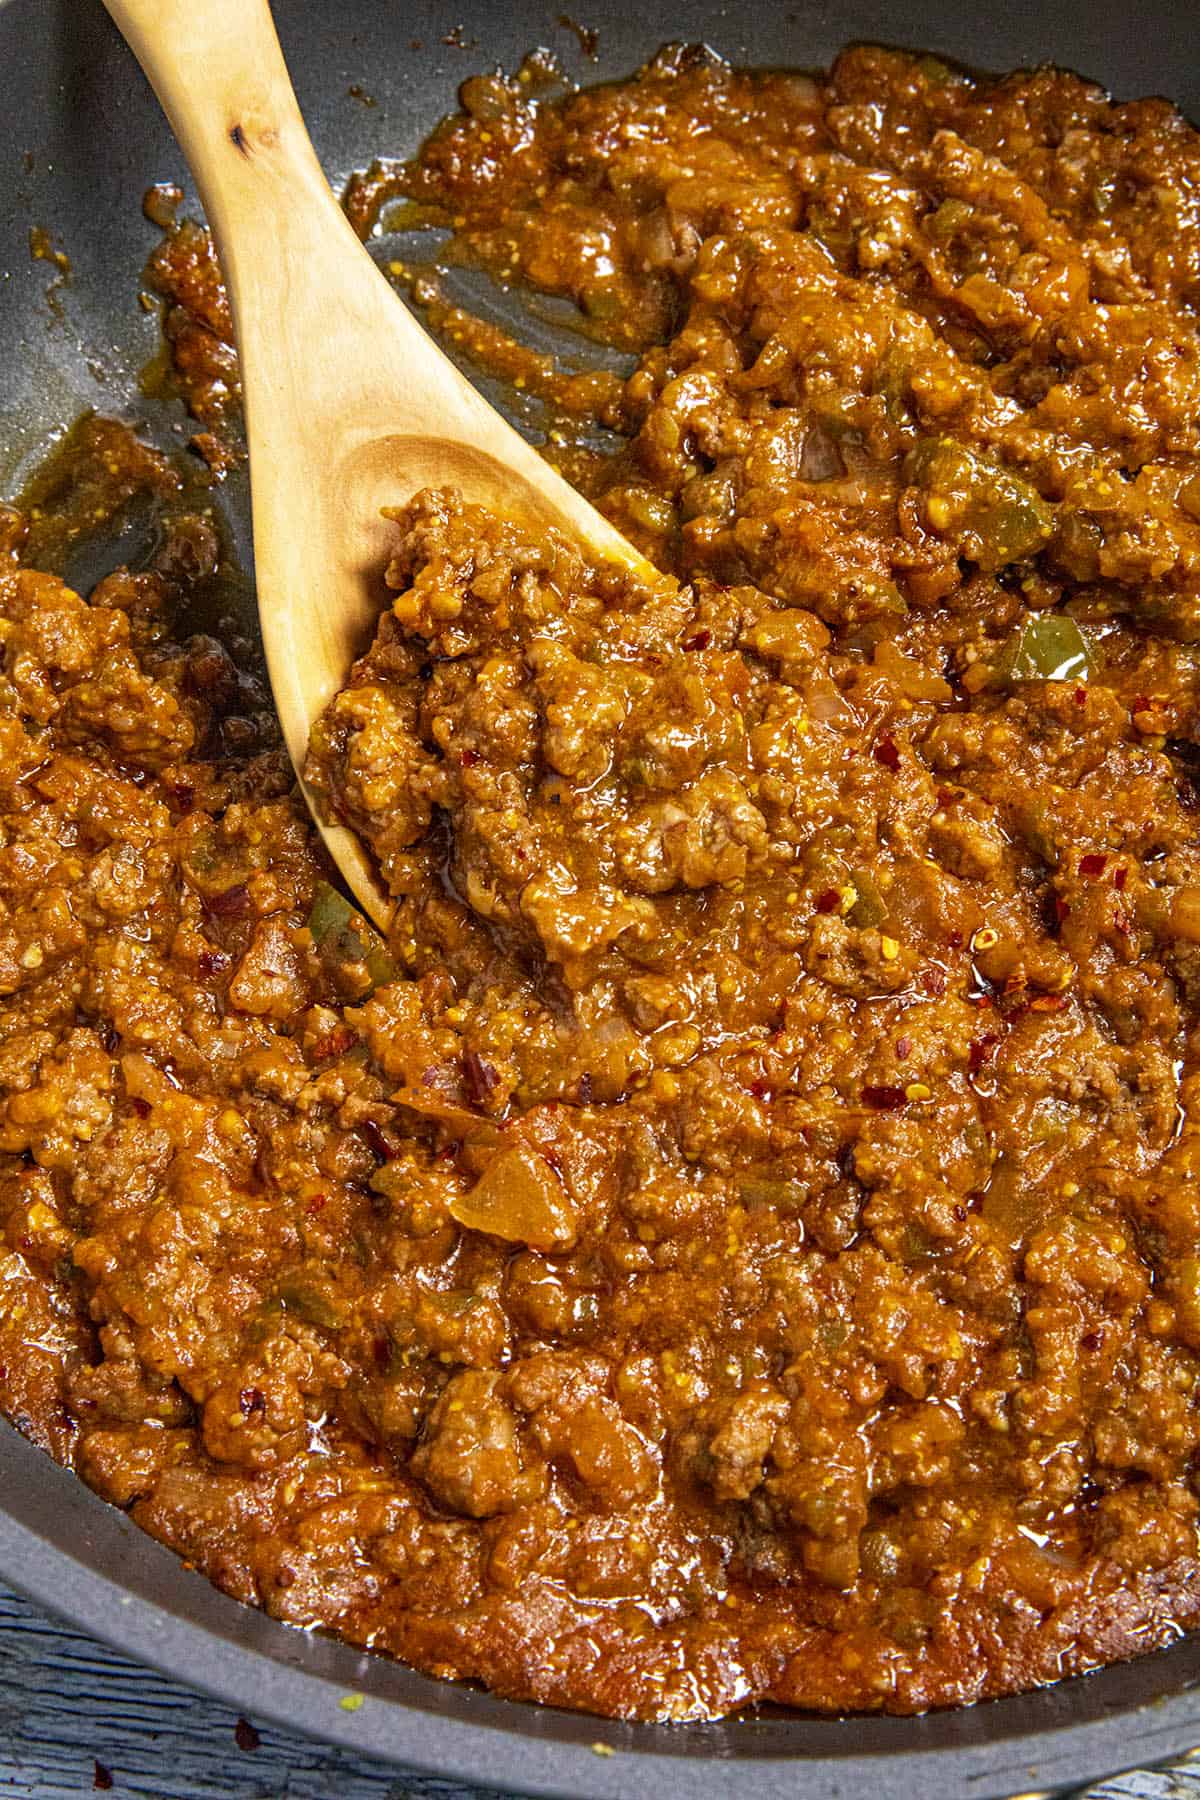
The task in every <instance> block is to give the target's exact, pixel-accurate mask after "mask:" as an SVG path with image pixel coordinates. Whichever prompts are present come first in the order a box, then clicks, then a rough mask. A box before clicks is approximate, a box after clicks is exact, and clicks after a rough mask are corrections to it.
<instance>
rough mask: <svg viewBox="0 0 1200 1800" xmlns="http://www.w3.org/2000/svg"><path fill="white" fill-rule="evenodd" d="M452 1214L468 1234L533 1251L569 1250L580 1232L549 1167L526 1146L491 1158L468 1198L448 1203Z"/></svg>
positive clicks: (560, 1187)
mask: <svg viewBox="0 0 1200 1800" xmlns="http://www.w3.org/2000/svg"><path fill="white" fill-rule="evenodd" d="M450 1212H451V1214H452V1215H453V1217H454V1218H456V1219H457V1220H458V1222H459V1224H460V1225H465V1226H467V1227H468V1228H469V1229H470V1230H471V1231H484V1232H487V1233H488V1235H489V1236H490V1237H498V1238H504V1239H505V1240H506V1241H507V1242H508V1243H511V1244H528V1245H529V1246H530V1248H531V1249H534V1250H568V1249H570V1247H571V1245H572V1244H573V1243H574V1242H575V1238H576V1236H577V1234H578V1228H579V1221H578V1218H577V1216H576V1210H575V1206H574V1204H573V1202H572V1201H571V1199H570V1196H569V1195H568V1194H567V1192H566V1190H565V1189H564V1187H563V1185H562V1183H561V1182H560V1181H559V1179H558V1177H557V1176H556V1175H555V1173H554V1171H553V1169H552V1168H551V1167H550V1164H549V1163H548V1162H547V1161H546V1159H545V1157H544V1156H540V1155H539V1154H538V1152H537V1151H536V1150H532V1149H530V1148H529V1147H528V1146H527V1145H524V1144H518V1145H514V1146H513V1147H512V1149H508V1150H501V1151H500V1152H499V1154H498V1155H496V1156H494V1157H493V1158H492V1160H491V1162H489V1164H488V1166H487V1168H486V1169H485V1170H484V1172H483V1174H482V1175H481V1177H480V1178H479V1180H478V1181H477V1182H476V1183H475V1186H474V1187H473V1188H472V1189H471V1191H470V1193H469V1194H463V1195H461V1196H459V1197H458V1198H456V1199H454V1200H452V1201H451V1202H450Z"/></svg>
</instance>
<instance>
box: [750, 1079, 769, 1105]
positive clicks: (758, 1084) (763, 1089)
mask: <svg viewBox="0 0 1200 1800" xmlns="http://www.w3.org/2000/svg"><path fill="white" fill-rule="evenodd" d="M749 1092H750V1093H751V1094H753V1096H754V1098H755V1099H756V1100H769V1099H770V1098H771V1094H772V1088H771V1084H770V1082H769V1081H765V1080H764V1079H763V1077H762V1076H761V1075H759V1076H757V1077H756V1079H755V1080H754V1081H752V1082H751V1083H750V1088H749Z"/></svg>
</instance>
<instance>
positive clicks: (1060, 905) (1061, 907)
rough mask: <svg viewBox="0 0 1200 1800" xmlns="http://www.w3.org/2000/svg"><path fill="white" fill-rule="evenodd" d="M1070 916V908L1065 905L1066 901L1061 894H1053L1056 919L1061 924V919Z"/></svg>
mask: <svg viewBox="0 0 1200 1800" xmlns="http://www.w3.org/2000/svg"><path fill="white" fill-rule="evenodd" d="M1070 916H1071V909H1070V907H1069V906H1068V905H1067V903H1066V901H1065V900H1064V899H1063V898H1062V897H1061V895H1059V894H1055V896H1054V917H1055V918H1056V919H1057V920H1058V923H1059V924H1060V925H1061V924H1062V922H1063V920H1064V919H1069V918H1070Z"/></svg>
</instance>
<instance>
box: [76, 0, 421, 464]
mask: <svg viewBox="0 0 1200 1800" xmlns="http://www.w3.org/2000/svg"><path fill="white" fill-rule="evenodd" d="M105 5H106V6H107V8H108V11H109V13H110V14H111V15H112V18H113V20H114V22H115V23H116V24H117V26H118V27H119V28H120V30H121V32H122V34H123V36H124V37H125V39H126V41H127V43H128V44H129V45H130V47H131V48H132V50H133V52H134V54H135V55H136V57H137V59H138V61H139V62H140V63H141V65H142V68H143V70H144V71H145V73H146V75H147V77H148V78H149V81H150V84H151V86H152V87H153V88H154V91H155V93H156V94H157V95H158V98H159V100H160V102H161V104H162V107H163V111H164V112H165V113H166V115H167V118H168V119H169V120H170V122H171V126H172V128H173V130H174V132H175V135H176V137H177V138H178V140H179V144H180V147H181V148H182V150H183V153H184V155H185V156H186V158H187V161H188V166H189V167H190V169H191V171H192V174H193V176H194V178H195V181H196V185H197V187H198V189H199V192H200V198H201V200H202V201H203V204H204V210H205V212H206V214H207V216H208V221H209V224H210V225H211V227H212V230H213V234H214V237H215V239H216V244H217V250H218V253H219V256H220V261H221V270H222V273H223V275H224V278H225V283H226V287H227V290H228V293H229V299H230V304H231V307H232V310H233V318H234V325H235V328H236V333H237V342H238V349H239V352H240V354H241V363H242V374H243V380H244V382H245V387H246V406H247V416H248V422H249V423H250V425H251V439H252V441H253V440H254V438H255V437H256V436H257V435H258V434H259V430H260V429H261V426H262V424H263V422H264V420H263V414H264V411H265V410H268V409H269V410H270V411H277V410H279V409H280V408H282V410H283V412H284V413H285V414H287V415H288V416H289V417H291V418H301V417H303V418H304V419H305V420H306V421H307V422H308V426H309V429H310V430H312V431H313V432H314V433H316V434H319V433H320V432H321V431H322V429H323V428H325V427H326V426H331V427H332V426H334V425H335V424H336V422H337V420H338V418H339V415H341V414H343V413H344V411H345V408H346V404H347V369H348V367H352V366H353V365H354V363H355V362H358V361H361V355H362V345H363V343H364V341H369V339H370V338H371V337H374V336H377V335H378V334H379V331H380V321H381V319H382V318H384V317H386V320H387V330H388V334H389V337H395V336H398V337H399V338H401V339H403V340H405V341H406V342H407V344H408V346H409V349H408V355H409V357H410V358H411V359H412V360H413V361H414V362H415V363H416V365H417V366H418V367H420V366H422V365H423V364H424V363H425V362H426V361H427V359H429V358H430V357H433V358H434V359H435V360H439V361H440V357H439V353H438V351H437V350H436V348H435V347H434V346H433V345H432V344H431V342H430V340H429V338H428V337H427V336H426V334H425V333H424V332H423V331H422V330H421V328H420V326H419V325H418V324H417V323H416V321H415V320H414V319H413V318H412V317H411V315H410V314H409V313H408V311H407V309H406V308H405V307H403V306H401V305H399V304H397V301H396V298H395V296H394V294H393V293H392V291H391V289H390V287H389V285H388V283H387V281H386V280H385V278H384V277H383V275H382V274H381V273H380V272H379V271H378V270H377V269H374V267H373V265H372V264H371V261H370V258H369V257H368V256H367V255H366V254H365V253H364V251H363V247H362V245H361V244H360V243H359V241H358V239H357V237H356V236H355V233H354V229H353V227H352V226H351V225H350V223H349V221H348V219H347V218H346V216H345V214H344V212H343V211H342V208H341V207H340V205H339V204H338V202H337V200H336V199H335V198H334V196H333V194H332V193H331V191H330V188H329V185H328V183H327V182H326V180H325V176H324V174H323V172H322V170H321V165H320V163H319V162H318V160H317V155H316V152H315V150H314V149H313V146H312V142H311V139H310V138H309V135H308V132H307V130H306V128H305V125H304V120H303V119H302V117H301V115H300V108H299V105H298V104H297V101H296V96H295V93H294V91H293V89H292V84H291V80H290V77H289V75H288V72H287V67H286V65H285V63H284V60H283V52H282V50H281V49H280V46H279V39H278V37H277V35H276V32H275V26H274V23H273V21H272V18H271V13H270V8H269V6H268V5H267V0H105ZM343 346H344V348H343ZM264 372H269V375H270V382H269V384H268V385H269V390H270V391H267V392H264V391H262V386H263V383H262V375H263V373H264ZM288 376H290V377H292V378H293V379H294V382H295V385H296V388H297V392H296V393H294V394H288V395H287V396H283V395H281V394H280V392H279V388H278V383H279V381H280V379H281V377H282V378H285V379H286V378H287V377H288ZM411 410H412V418H411V420H406V419H404V418H396V419H395V424H396V428H397V429H401V430H403V429H406V428H409V427H413V428H416V427H420V428H427V427H428V416H429V407H428V402H427V398H426V397H425V396H424V395H423V393H422V392H421V390H420V387H419V384H417V385H414V390H413V404H412V409H411ZM252 414H255V415H257V417H255V418H253V419H252V418H251V416H250V415H252ZM451 432H452V433H453V422H452V421H451Z"/></svg>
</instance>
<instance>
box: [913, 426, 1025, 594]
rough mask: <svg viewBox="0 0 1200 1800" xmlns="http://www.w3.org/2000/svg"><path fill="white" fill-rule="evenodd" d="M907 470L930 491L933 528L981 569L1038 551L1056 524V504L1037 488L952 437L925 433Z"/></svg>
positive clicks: (927, 515) (929, 520)
mask: <svg viewBox="0 0 1200 1800" xmlns="http://www.w3.org/2000/svg"><path fill="white" fill-rule="evenodd" d="M904 473H905V477H906V479H907V480H908V481H909V483H910V484H911V485H912V486H913V487H916V488H919V489H921V491H922V492H923V494H924V496H925V523H926V525H927V526H928V528H929V529H930V530H931V531H933V532H935V533H936V534H937V535H938V536H939V537H943V538H949V539H952V540H955V541H957V543H958V544H959V545H960V547H961V550H962V554H963V555H964V556H965V557H967V558H968V559H969V560H970V561H971V562H974V563H978V564H979V566H980V568H981V569H1001V568H1003V567H1004V566H1005V565H1006V564H1007V563H1011V562H1018V561H1021V560H1022V559H1024V558H1026V557H1030V556H1034V555H1036V553H1037V552H1038V551H1039V550H1040V549H1041V548H1042V545H1043V544H1044V543H1046V541H1047V540H1048V538H1049V537H1050V534H1051V531H1052V530H1053V525H1054V509H1053V508H1052V507H1051V506H1049V505H1048V504H1047V502H1046V501H1045V500H1043V499H1042V497H1041V495H1040V494H1039V493H1038V491H1037V489H1036V488H1033V487H1031V486H1030V485H1029V483H1028V482H1027V481H1022V479H1021V477H1020V476H1019V475H1014V474H1013V473H1012V472H1011V471H1010V470H1009V469H1006V468H1005V467H1004V466H1003V464H1001V463H999V462H996V461H995V460H994V459H993V458H992V457H989V456H981V455H980V454H979V453H978V452H977V451H974V450H968V449H967V448H966V446H965V445H963V444H958V443H955V442H954V440H953V439H951V438H923V439H922V440H921V442H920V443H918V444H917V445H916V446H915V447H914V449H912V450H911V451H910V452H909V456H908V460H907V463H906V464H905V470H904Z"/></svg>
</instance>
